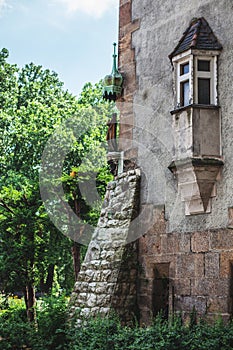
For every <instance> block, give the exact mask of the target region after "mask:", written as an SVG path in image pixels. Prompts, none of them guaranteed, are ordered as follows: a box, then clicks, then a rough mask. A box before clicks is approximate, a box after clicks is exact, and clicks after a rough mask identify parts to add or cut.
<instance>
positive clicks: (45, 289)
mask: <svg viewBox="0 0 233 350" xmlns="http://www.w3.org/2000/svg"><path fill="white" fill-rule="evenodd" d="M54 269H55V265H54V264H50V265H49V266H48V273H47V278H46V282H45V281H44V277H42V278H41V280H40V290H41V293H43V294H49V295H50V294H51V292H52V287H53V277H54Z"/></svg>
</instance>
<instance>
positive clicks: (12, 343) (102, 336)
mask: <svg viewBox="0 0 233 350" xmlns="http://www.w3.org/2000/svg"><path fill="white" fill-rule="evenodd" d="M66 319H67V299H66V298H64V297H60V298H47V299H44V300H41V301H40V303H39V305H38V309H37V324H33V325H32V324H29V323H28V321H27V319H26V314H25V310H24V309H23V308H22V306H20V304H19V302H17V303H16V304H15V305H12V302H10V305H8V309H7V310H0V350H8V349H9V350H25V349H26V350H29V349H30V350H130V349H131V350H139V349H140V350H162V349H163V350H176V349H177V350H183V349H185V350H199V349H201V350H207V349H208V350H210V349H211V350H230V349H233V323H229V324H227V325H224V324H223V322H222V321H221V320H219V321H218V322H216V323H215V324H214V325H208V324H207V323H205V322H204V321H202V322H200V323H199V324H195V323H191V325H190V326H189V327H188V326H187V325H183V324H182V321H181V319H180V318H179V317H178V318H176V319H174V320H172V321H169V322H166V321H163V320H162V319H161V318H160V317H157V318H156V320H155V321H154V324H153V325H152V326H150V327H147V328H142V327H139V326H135V327H125V326H124V327H123V326H121V324H120V322H119V320H118V319H117V318H116V317H111V318H104V319H101V318H96V319H89V320H86V321H85V322H84V323H83V325H82V326H81V327H79V328H75V327H74V325H71V324H69V326H68V324H67V323H66Z"/></svg>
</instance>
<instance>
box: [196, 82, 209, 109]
mask: <svg viewBox="0 0 233 350" xmlns="http://www.w3.org/2000/svg"><path fill="white" fill-rule="evenodd" d="M198 103H199V104H202V105H209V104H210V79H203V78H198Z"/></svg>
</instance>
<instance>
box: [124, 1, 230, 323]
mask: <svg viewBox="0 0 233 350" xmlns="http://www.w3.org/2000/svg"><path fill="white" fill-rule="evenodd" d="M124 6H125V7H124ZM123 9H124V11H126V12H124V11H123ZM126 9H127V10H126ZM120 10H121V11H120V39H119V43H120V57H119V62H120V69H121V71H122V73H123V74H124V73H125V77H126V79H125V82H124V87H125V91H124V95H123V98H122V101H124V100H125V101H127V96H130V99H129V101H130V102H131V100H132V101H133V105H132V108H131V109H129V110H127V112H125V111H124V108H123V107H122V106H121V105H120V110H121V111H122V115H123V118H122V121H123V122H125V123H127V118H128V120H129V121H130V124H131V128H130V132H131V133H132V136H129V137H132V140H134V141H137V144H138V146H137V164H138V166H140V168H141V169H142V170H143V176H142V182H141V207H140V209H141V210H144V212H145V213H147V214H145V217H144V220H141V227H140V229H141V235H142V237H141V238H140V239H139V267H140V268H139V271H140V274H139V280H138V287H137V294H138V306H139V310H140V319H141V323H142V324H143V323H146V324H147V323H148V322H149V321H150V319H151V317H152V316H153V309H154V305H153V303H154V299H153V298H154V293H155V289H156V285H155V268H156V267H157V266H162V264H163V266H169V276H168V277H169V295H168V304H169V313H173V312H177V311H181V312H182V313H183V316H184V318H186V317H188V315H189V313H190V312H191V311H192V309H193V307H195V309H196V311H197V313H198V314H199V315H205V316H206V318H207V319H208V318H215V317H218V316H219V315H220V314H221V315H222V316H223V318H226V319H228V318H229V316H230V314H232V294H233V292H232V280H233V275H232V263H233V231H232V228H233V219H232V218H233V214H232V213H233V210H232V209H231V208H232V206H233V178H232V168H233V148H232V135H233V119H232V109H233V99H232V96H233V85H232V82H231V79H229V77H231V76H232V72H233V61H232V59H231V57H232V54H233V45H232V38H233V26H232V10H233V3H232V1H229V0H222V1H221V2H219V1H218V0H193V1H189V0H175V1H174V2H172V1H170V0H156V1H155V0H143V1H142V0H131V1H127V0H126V1H124V0H122V1H121V2H120ZM130 10H131V11H132V12H131V14H130ZM124 13H127V16H126V15H124ZM125 16H126V17H125ZM202 16H203V17H205V19H206V20H207V21H208V22H209V25H210V26H211V28H212V29H213V31H214V33H215V35H216V36H217V37H218V39H219V41H220V42H221V44H222V46H223V51H222V52H221V54H220V57H219V66H218V74H219V80H218V92H219V104H220V107H221V109H220V111H221V128H222V132H221V133H222V140H221V142H222V144H221V146H222V151H223V159H224V167H223V172H222V174H221V178H220V179H219V182H218V184H217V196H216V197H215V198H214V199H213V203H212V212H211V213H210V214H201V215H192V216H189V217H187V216H185V208H184V203H183V202H182V200H181V197H180V193H178V189H177V180H176V178H175V177H174V176H173V174H172V173H171V172H170V171H169V170H168V166H169V164H170V163H171V161H172V160H173V156H174V153H175V149H174V145H175V144H176V142H175V140H174V134H173V127H172V116H171V114H170V111H171V110H173V108H174V96H173V72H172V66H171V64H170V61H169V59H168V55H169V54H170V53H171V52H172V50H173V49H174V47H175V46H176V45H177V43H178V41H179V39H180V38H181V36H182V33H183V31H184V30H185V29H186V28H187V27H188V25H189V22H190V20H191V19H192V18H193V17H202ZM136 21H137V22H136ZM138 21H140V28H139V29H138V28H136V29H138V30H133V31H131V30H130V29H129V30H128V28H131V26H132V23H139V22H138ZM132 48H133V50H134V53H135V54H134V53H133V51H132V50H131V49H132ZM135 70H136V75H135ZM135 82H136V84H135ZM127 89H129V90H130V94H129V95H128V92H127V91H129V90H127ZM207 127H209V128H210V131H209V135H211V123H210V124H209V125H208V126H207ZM123 134H124V132H123V131H122V135H123ZM130 135H131V134H130ZM210 137H211V136H210ZM161 208H163V209H161ZM146 216H147V217H146Z"/></svg>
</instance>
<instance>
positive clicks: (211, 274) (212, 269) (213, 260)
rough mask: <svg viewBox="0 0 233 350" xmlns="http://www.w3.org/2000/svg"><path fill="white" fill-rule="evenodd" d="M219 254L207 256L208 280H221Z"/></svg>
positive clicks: (206, 269) (206, 272) (207, 254)
mask: <svg viewBox="0 0 233 350" xmlns="http://www.w3.org/2000/svg"><path fill="white" fill-rule="evenodd" d="M219 260H220V258H219V254H218V253H206V254H205V276H206V277H207V278H219Z"/></svg>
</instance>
